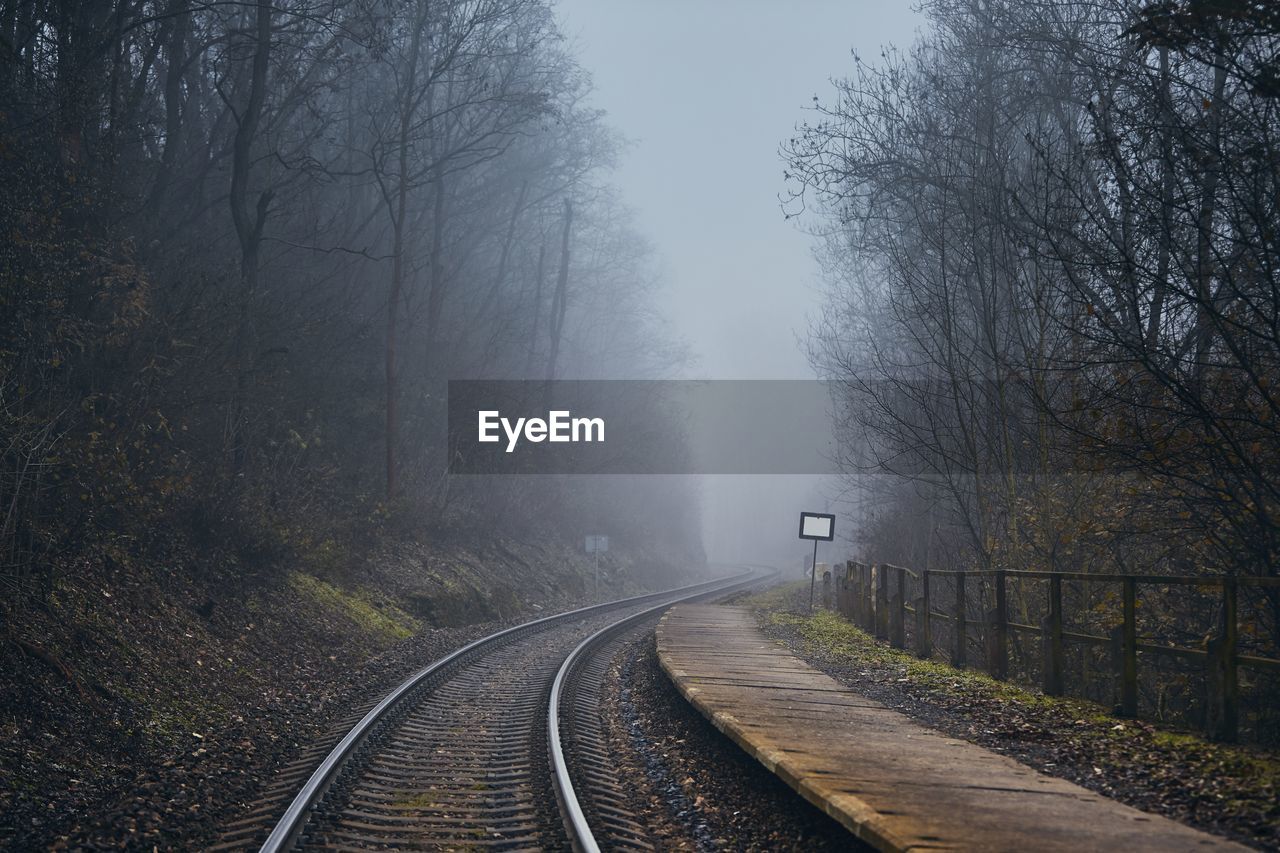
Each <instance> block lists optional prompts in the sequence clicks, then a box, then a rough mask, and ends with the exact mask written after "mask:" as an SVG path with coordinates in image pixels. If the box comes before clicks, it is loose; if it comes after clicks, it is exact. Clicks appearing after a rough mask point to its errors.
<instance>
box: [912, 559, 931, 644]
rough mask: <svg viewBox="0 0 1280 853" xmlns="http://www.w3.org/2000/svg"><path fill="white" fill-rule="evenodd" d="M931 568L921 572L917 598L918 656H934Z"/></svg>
mask: <svg viewBox="0 0 1280 853" xmlns="http://www.w3.org/2000/svg"><path fill="white" fill-rule="evenodd" d="M929 607H930V605H929V570H928V569H923V570H921V572H920V597H919V598H917V599H916V656H917V657H920V658H926V659H927V658H930V657H932V656H933V632H932V630H931V629H930V626H929V621H930V620H929Z"/></svg>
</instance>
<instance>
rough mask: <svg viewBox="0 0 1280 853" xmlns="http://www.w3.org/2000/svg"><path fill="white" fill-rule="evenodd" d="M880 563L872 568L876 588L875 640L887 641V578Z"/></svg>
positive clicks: (882, 564) (883, 565)
mask: <svg viewBox="0 0 1280 853" xmlns="http://www.w3.org/2000/svg"><path fill="white" fill-rule="evenodd" d="M885 567H886V566H885V564H884V563H881V564H879V565H878V566H874V567H873V568H872V570H871V571H872V572H873V573H874V575H875V577H874V581H875V587H876V639H877V640H887V639H889V578H888V577H887V574H888V573H887V572H886V571H885Z"/></svg>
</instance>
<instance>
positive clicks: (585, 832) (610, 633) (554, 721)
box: [547, 573, 776, 853]
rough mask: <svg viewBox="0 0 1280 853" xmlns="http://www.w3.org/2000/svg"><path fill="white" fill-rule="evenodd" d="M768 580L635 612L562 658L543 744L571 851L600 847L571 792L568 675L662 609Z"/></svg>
mask: <svg viewBox="0 0 1280 853" xmlns="http://www.w3.org/2000/svg"><path fill="white" fill-rule="evenodd" d="M774 576H776V573H774ZM768 577H770V576H769V575H759V574H755V573H752V576H751V577H749V578H746V579H745V580H737V581H736V582H735V581H734V579H732V578H730V579H727V580H726V582H725V585H724V586H723V587H720V588H718V589H711V590H703V591H700V592H695V593H692V594H690V595H686V596H683V597H681V598H678V599H676V600H674V601H665V602H663V603H662V604H658V605H655V606H653V607H650V608H647V609H645V610H641V611H640V612H639V613H633V614H632V615H630V616H627V617H625V618H623V619H620V620H618V621H617V622H614V623H613V624H612V625H609V626H607V627H605V628H602V629H600V630H599V631H597V632H596V633H594V634H592V635H591V636H589V637H587V638H586V639H584V640H583V641H582V642H581V643H579V644H578V645H577V647H576V648H574V650H573V651H571V652H570V653H569V655H568V657H566V658H565V659H564V662H563V663H562V664H561V665H560V669H559V670H558V671H557V672H556V677H555V680H554V681H552V682H551V696H550V698H549V699H548V700H547V745H548V751H549V753H550V757H551V776H552V781H553V782H554V787H555V792H556V801H557V802H558V803H559V805H560V814H561V816H562V817H563V818H564V824H565V829H566V831H567V832H568V833H569V840H570V842H571V843H572V844H573V848H574V849H575V850H578V851H581V853H600V844H599V842H597V841H596V837H595V832H594V831H593V830H592V828H591V823H590V821H589V820H587V815H586V811H585V810H584V809H583V807H582V801H581V800H580V799H579V797H578V794H577V791H576V790H575V789H574V785H573V778H572V776H571V775H570V773H569V762H568V757H567V751H566V749H565V746H564V743H563V739H562V736H561V731H560V725H561V716H560V704H561V702H562V700H563V698H564V694H565V686H566V684H567V683H568V680H569V677H570V673H571V672H572V671H573V670H574V669H575V668H577V666H578V665H579V664H580V663H582V662H583V661H584V660H585V659H586V657H587V655H588V654H590V653H591V652H594V651H596V650H597V649H598V647H600V646H601V645H603V644H604V643H605V642H606V641H608V640H609V639H611V638H613V637H614V636H615V635H616V634H618V633H620V632H622V631H625V630H627V629H628V628H630V627H632V626H633V625H636V624H638V623H640V622H643V621H644V620H646V619H651V618H652V617H653V616H654V615H655V614H657V613H660V612H662V611H664V610H666V609H667V608H669V607H671V606H672V605H675V604H679V603H681V602H686V601H689V600H690V599H694V598H702V597H705V596H710V595H726V594H731V593H733V592H735V591H737V590H739V589H747V588H750V587H753V586H756V585H759V584H761V583H762V582H763V581H764V580H766V579H767V578H768Z"/></svg>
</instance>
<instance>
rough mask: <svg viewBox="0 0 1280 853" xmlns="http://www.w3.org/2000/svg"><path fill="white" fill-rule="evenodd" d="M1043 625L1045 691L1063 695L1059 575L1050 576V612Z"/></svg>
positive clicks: (1060, 587) (1047, 694) (1050, 693)
mask: <svg viewBox="0 0 1280 853" xmlns="http://www.w3.org/2000/svg"><path fill="white" fill-rule="evenodd" d="M1041 627H1042V628H1043V629H1044V635H1043V637H1042V638H1041V639H1042V641H1043V645H1042V647H1041V652H1042V656H1043V657H1042V660H1043V667H1042V669H1043V670H1044V692H1045V695H1046V696H1061V695H1062V693H1063V659H1062V578H1060V577H1058V576H1057V575H1054V576H1053V577H1051V578H1049V613H1048V615H1047V616H1046V617H1045V620H1044V623H1043V624H1042V625H1041Z"/></svg>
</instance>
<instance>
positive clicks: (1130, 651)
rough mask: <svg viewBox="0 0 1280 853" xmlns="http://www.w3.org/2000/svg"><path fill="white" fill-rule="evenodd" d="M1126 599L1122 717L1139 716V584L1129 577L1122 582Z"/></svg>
mask: <svg viewBox="0 0 1280 853" xmlns="http://www.w3.org/2000/svg"><path fill="white" fill-rule="evenodd" d="M1121 583H1122V589H1123V598H1124V604H1123V606H1124V632H1123V633H1122V634H1121V637H1120V653H1121V664H1120V715H1121V716H1122V717H1136V716H1138V616H1137V607H1138V582H1137V579H1136V578H1134V577H1132V576H1127V577H1125V579H1124V580H1123V581H1122V582H1121Z"/></svg>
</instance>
